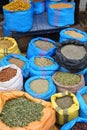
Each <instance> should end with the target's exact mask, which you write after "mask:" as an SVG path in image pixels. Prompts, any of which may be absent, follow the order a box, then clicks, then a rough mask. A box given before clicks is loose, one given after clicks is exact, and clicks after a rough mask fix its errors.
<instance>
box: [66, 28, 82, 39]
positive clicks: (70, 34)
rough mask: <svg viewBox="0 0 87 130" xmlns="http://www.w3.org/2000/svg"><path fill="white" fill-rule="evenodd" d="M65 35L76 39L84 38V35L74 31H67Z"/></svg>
mask: <svg viewBox="0 0 87 130" xmlns="http://www.w3.org/2000/svg"><path fill="white" fill-rule="evenodd" d="M65 34H68V35H69V36H71V37H74V38H84V35H82V34H81V33H78V32H76V31H74V30H70V31H65Z"/></svg>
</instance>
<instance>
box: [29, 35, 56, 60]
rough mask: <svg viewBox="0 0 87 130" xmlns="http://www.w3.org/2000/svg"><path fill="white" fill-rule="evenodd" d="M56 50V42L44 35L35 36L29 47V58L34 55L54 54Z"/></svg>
mask: <svg viewBox="0 0 87 130" xmlns="http://www.w3.org/2000/svg"><path fill="white" fill-rule="evenodd" d="M55 51H56V42H55V41H53V40H51V39H49V38H43V37H37V38H33V39H32V40H31V41H30V42H29V44H28V49H27V58H31V57H32V56H53V55H54V54H55Z"/></svg>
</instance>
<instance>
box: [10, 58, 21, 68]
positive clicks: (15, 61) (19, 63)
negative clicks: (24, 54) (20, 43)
mask: <svg viewBox="0 0 87 130" xmlns="http://www.w3.org/2000/svg"><path fill="white" fill-rule="evenodd" d="M8 61H9V62H10V63H11V64H15V65H17V66H18V67H19V68H20V69H21V68H22V67H23V66H24V62H23V61H22V60H20V59H18V58H11V59H9V60H8Z"/></svg>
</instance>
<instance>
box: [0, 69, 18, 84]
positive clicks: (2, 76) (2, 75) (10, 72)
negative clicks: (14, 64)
mask: <svg viewBox="0 0 87 130" xmlns="http://www.w3.org/2000/svg"><path fill="white" fill-rule="evenodd" d="M16 73H17V70H16V69H14V68H10V67H8V68H5V69H2V70H1V71H0V82H5V81H8V80H10V79H12V78H13V77H14V76H15V75H16Z"/></svg>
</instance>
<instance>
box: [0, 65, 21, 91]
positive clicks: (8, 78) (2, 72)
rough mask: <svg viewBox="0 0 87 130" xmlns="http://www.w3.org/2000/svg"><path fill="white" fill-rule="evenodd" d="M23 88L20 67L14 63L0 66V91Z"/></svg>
mask: <svg viewBox="0 0 87 130" xmlns="http://www.w3.org/2000/svg"><path fill="white" fill-rule="evenodd" d="M11 90H23V76H22V73H21V69H20V68H19V67H17V66H16V65H14V64H10V65H7V66H3V67H0V91H11Z"/></svg>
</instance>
